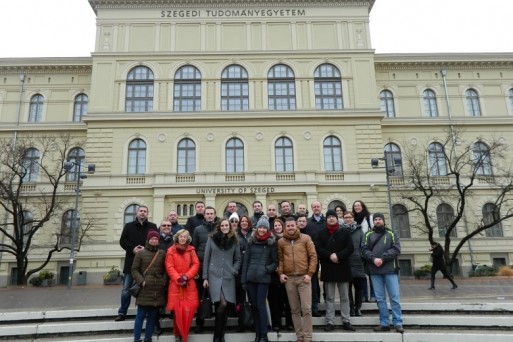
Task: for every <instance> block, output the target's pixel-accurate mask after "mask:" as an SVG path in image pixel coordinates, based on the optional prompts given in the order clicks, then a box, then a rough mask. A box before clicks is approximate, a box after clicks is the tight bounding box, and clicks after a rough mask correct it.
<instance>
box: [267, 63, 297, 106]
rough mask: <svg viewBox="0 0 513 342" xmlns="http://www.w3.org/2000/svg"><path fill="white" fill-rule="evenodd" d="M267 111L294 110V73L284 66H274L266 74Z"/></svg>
mask: <svg viewBox="0 0 513 342" xmlns="http://www.w3.org/2000/svg"><path fill="white" fill-rule="evenodd" d="M267 92H268V94H267V96H268V104H269V110H295V109H296V84H295V78H294V72H293V71H292V69H291V68H289V67H288V66H286V65H283V64H279V65H275V66H273V67H272V68H271V70H269V73H267Z"/></svg>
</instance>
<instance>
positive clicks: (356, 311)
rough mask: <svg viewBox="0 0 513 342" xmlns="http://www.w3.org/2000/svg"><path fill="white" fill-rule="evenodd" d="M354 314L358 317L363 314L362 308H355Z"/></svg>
mask: <svg viewBox="0 0 513 342" xmlns="http://www.w3.org/2000/svg"><path fill="white" fill-rule="evenodd" d="M354 314H355V315H356V316H357V317H361V316H362V311H361V310H360V309H356V310H354Z"/></svg>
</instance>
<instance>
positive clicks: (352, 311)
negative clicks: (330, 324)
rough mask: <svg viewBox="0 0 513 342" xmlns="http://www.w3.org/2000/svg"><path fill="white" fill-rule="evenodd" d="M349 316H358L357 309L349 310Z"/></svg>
mask: <svg viewBox="0 0 513 342" xmlns="http://www.w3.org/2000/svg"><path fill="white" fill-rule="evenodd" d="M349 316H351V317H354V316H356V312H355V310H354V309H351V310H350V311H349Z"/></svg>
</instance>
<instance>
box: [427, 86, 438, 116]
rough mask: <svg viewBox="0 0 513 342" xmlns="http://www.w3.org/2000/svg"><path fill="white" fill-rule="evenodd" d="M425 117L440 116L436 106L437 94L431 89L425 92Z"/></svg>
mask: <svg viewBox="0 0 513 342" xmlns="http://www.w3.org/2000/svg"><path fill="white" fill-rule="evenodd" d="M423 96H424V115H426V116H430V117H435V116H438V106H437V105H436V94H435V92H434V91H433V90H431V89H426V90H424V94H423Z"/></svg>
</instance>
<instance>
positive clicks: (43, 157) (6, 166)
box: [0, 133, 96, 285]
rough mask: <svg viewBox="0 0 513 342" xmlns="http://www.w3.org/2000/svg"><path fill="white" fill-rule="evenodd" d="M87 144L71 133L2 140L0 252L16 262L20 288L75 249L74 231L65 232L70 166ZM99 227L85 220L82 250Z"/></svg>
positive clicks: (81, 228)
mask: <svg viewBox="0 0 513 342" xmlns="http://www.w3.org/2000/svg"><path fill="white" fill-rule="evenodd" d="M82 145H83V142H81V141H74V140H73V139H72V137H71V135H70V134H69V133H65V134H58V135H57V136H50V135H48V134H43V135H40V136H30V137H23V138H17V139H16V138H15V139H10V138H9V139H8V138H2V139H0V153H1V155H0V198H1V201H0V208H2V209H3V213H1V214H2V216H3V217H1V216H0V220H1V222H0V253H1V254H2V257H3V258H4V257H5V256H6V255H11V256H13V257H14V258H15V260H16V265H17V279H16V283H17V284H18V285H23V284H26V283H27V281H28V279H29V277H30V276H31V275H32V274H34V273H36V272H39V271H40V270H42V269H43V268H44V267H45V266H46V265H47V264H48V263H49V262H50V261H51V259H52V256H54V254H55V253H56V252H61V251H63V250H65V249H68V250H69V249H70V245H69V243H62V242H63V241H64V240H66V239H67V241H70V240H69V237H68V236H66V235H69V230H68V231H66V230H63V229H61V228H62V227H61V217H62V214H63V209H65V208H67V207H68V205H67V203H69V201H70V195H71V194H70V193H63V185H62V183H64V182H65V180H66V178H65V177H66V170H65V169H64V162H65V161H66V155H67V153H68V152H69V150H70V149H71V148H74V147H80V146H82ZM95 226H96V225H95V222H94V219H89V218H85V219H82V220H81V222H80V224H79V226H78V227H77V234H76V241H77V243H76V245H75V249H76V250H80V246H81V243H82V242H83V241H84V239H86V237H87V233H88V232H89V231H90V230H91V229H93V228H94V227H95ZM34 255H37V258H35V257H32V258H31V256H34ZM41 256H42V257H41ZM29 264H30V268H29Z"/></svg>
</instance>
